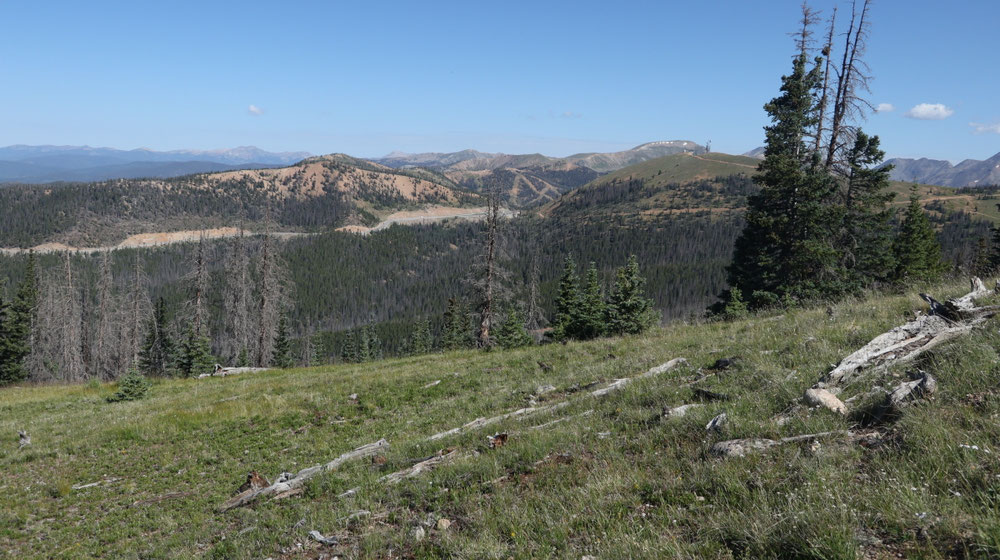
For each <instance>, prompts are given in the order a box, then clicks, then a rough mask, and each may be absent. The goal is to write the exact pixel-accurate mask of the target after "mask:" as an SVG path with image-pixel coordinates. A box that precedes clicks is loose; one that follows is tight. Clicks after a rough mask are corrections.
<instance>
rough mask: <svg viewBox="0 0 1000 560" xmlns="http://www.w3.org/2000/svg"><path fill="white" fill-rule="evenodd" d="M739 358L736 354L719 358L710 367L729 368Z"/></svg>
mask: <svg viewBox="0 0 1000 560" xmlns="http://www.w3.org/2000/svg"><path fill="white" fill-rule="evenodd" d="M738 359H739V358H737V357H736V356H733V357H731V358H719V359H718V360H715V363H714V364H712V367H710V368H708V369H715V370H719V369H729V368H730V367H732V366H733V365H734V364H735V363H736V360H738Z"/></svg>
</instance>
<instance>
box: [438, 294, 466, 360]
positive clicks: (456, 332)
mask: <svg viewBox="0 0 1000 560" xmlns="http://www.w3.org/2000/svg"><path fill="white" fill-rule="evenodd" d="M468 325H469V322H468V320H467V318H466V316H465V308H464V306H463V305H462V304H461V303H460V302H459V301H458V300H457V299H455V298H449V299H448V309H447V310H446V311H445V313H444V333H443V335H442V337H441V347H442V348H444V349H445V350H458V349H460V348H467V347H468V346H469V328H468Z"/></svg>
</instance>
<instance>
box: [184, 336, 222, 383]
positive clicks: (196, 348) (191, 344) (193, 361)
mask: <svg viewBox="0 0 1000 560" xmlns="http://www.w3.org/2000/svg"><path fill="white" fill-rule="evenodd" d="M214 367H215V358H214V357H213V356H212V346H211V342H210V341H209V340H208V337H207V336H204V335H201V334H198V333H197V332H196V331H195V330H194V327H193V326H192V325H188V327H187V329H186V332H185V336H184V343H183V344H182V345H181V351H180V357H179V359H178V360H177V369H178V371H179V372H180V374H181V375H182V376H184V377H197V376H199V375H201V374H203V373H211V372H212V370H213V368H214Z"/></svg>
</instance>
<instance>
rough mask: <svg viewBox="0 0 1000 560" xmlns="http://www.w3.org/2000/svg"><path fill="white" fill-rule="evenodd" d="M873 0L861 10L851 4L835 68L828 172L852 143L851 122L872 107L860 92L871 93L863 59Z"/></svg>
mask: <svg viewBox="0 0 1000 560" xmlns="http://www.w3.org/2000/svg"><path fill="white" fill-rule="evenodd" d="M870 5H871V0H863V3H862V5H861V10H860V11H858V9H857V2H856V1H855V2H852V3H851V20H850V23H849V25H848V27H847V33H846V34H845V39H844V52H843V55H842V60H841V63H840V66H839V67H837V68H836V72H837V89H836V91H835V92H834V99H833V114H832V115H831V118H830V141H829V143H828V144H827V146H826V150H827V153H826V162H825V166H826V168H827V169H828V170H829V169H832V168H834V166H835V165H837V164H838V157H839V154H841V153H842V150H843V147H844V146H847V145H849V144H850V142H851V140H852V139H851V138H850V136H852V134H851V132H852V129H849V127H848V126H847V125H848V122H849V121H848V119H849V118H851V117H859V116H861V115H862V113H863V112H864V111H865V109H867V108H869V107H870V104H869V103H868V102H867V101H866V100H865V99H863V98H862V97H861V96H860V93H859V92H860V91H868V81H869V79H870V76H869V75H868V74H867V72H866V70H867V65H866V64H865V62H864V60H863V59H862V57H863V56H864V53H865V49H866V47H867V43H868V29H869V27H870V26H871V22H870V21H869V20H868V9H869V7H870Z"/></svg>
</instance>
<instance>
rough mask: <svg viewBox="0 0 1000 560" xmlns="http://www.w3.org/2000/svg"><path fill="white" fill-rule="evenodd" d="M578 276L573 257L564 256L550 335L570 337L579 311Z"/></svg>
mask: <svg viewBox="0 0 1000 560" xmlns="http://www.w3.org/2000/svg"><path fill="white" fill-rule="evenodd" d="M581 299H582V298H581V295H580V277H579V276H578V275H577V272H576V262H574V261H573V257H566V260H565V262H564V263H563V273H562V276H561V277H559V293H558V294H557V295H556V316H555V320H554V321H553V322H552V335H553V336H554V337H555V338H556V339H557V340H561V339H564V338H572V337H573V335H574V334H575V332H574V330H575V329H574V327H575V325H576V324H577V323H578V314H579V312H580V300H581Z"/></svg>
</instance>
